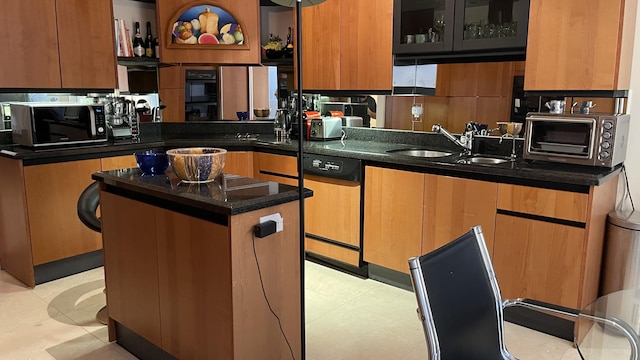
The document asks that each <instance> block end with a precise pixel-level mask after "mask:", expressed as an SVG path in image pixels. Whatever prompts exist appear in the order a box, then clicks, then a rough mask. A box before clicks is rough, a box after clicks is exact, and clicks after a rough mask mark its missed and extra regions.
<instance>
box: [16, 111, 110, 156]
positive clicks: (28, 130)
mask: <svg viewBox="0 0 640 360" xmlns="http://www.w3.org/2000/svg"><path fill="white" fill-rule="evenodd" d="M11 136H12V139H13V142H14V143H16V144H18V145H24V146H31V147H43V146H53V145H68V144H83V143H95V142H104V141H107V139H108V136H107V123H106V116H105V109H104V105H96V104H92V105H87V104H77V103H69V104H65V103H11Z"/></svg>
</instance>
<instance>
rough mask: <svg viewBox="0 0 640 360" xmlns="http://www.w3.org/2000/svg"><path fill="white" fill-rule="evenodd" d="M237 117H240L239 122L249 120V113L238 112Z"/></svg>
mask: <svg viewBox="0 0 640 360" xmlns="http://www.w3.org/2000/svg"><path fill="white" fill-rule="evenodd" d="M236 115H237V116H238V120H240V121H242V120H247V119H249V112H248V111H238V112H236Z"/></svg>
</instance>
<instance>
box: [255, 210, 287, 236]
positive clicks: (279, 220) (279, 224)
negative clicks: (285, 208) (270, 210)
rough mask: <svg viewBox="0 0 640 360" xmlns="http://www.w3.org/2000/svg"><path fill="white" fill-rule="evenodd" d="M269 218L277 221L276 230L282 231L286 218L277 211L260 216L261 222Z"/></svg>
mask: <svg viewBox="0 0 640 360" xmlns="http://www.w3.org/2000/svg"><path fill="white" fill-rule="evenodd" d="M269 220H273V221H275V222H276V232H280V231H282V230H284V219H283V218H282V216H281V215H280V213H275V214H271V215H267V216H263V217H261V218H260V224H262V223H263V222H267V221H269Z"/></svg>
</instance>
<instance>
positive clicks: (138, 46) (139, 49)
mask: <svg viewBox="0 0 640 360" xmlns="http://www.w3.org/2000/svg"><path fill="white" fill-rule="evenodd" d="M144 54H145V50H144V41H143V40H142V35H140V23H139V22H137V21H136V34H135V35H134V37H133V56H136V57H142V56H144Z"/></svg>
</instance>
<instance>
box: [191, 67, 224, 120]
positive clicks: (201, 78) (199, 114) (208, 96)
mask: <svg viewBox="0 0 640 360" xmlns="http://www.w3.org/2000/svg"><path fill="white" fill-rule="evenodd" d="M184 102H185V104H184V105H185V106H184V110H185V120H186V121H210V120H217V119H218V72H217V71H216V70H186V72H185V87H184Z"/></svg>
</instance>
